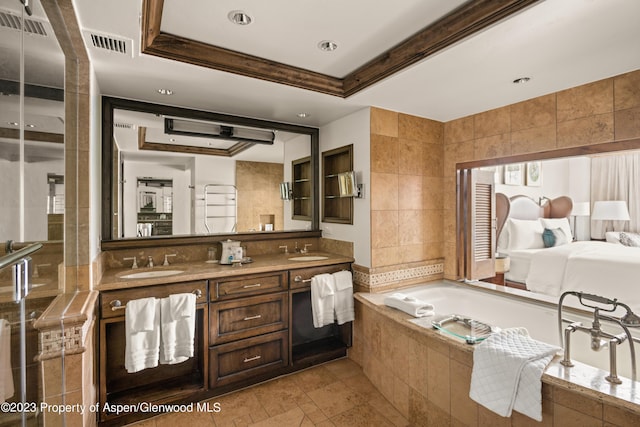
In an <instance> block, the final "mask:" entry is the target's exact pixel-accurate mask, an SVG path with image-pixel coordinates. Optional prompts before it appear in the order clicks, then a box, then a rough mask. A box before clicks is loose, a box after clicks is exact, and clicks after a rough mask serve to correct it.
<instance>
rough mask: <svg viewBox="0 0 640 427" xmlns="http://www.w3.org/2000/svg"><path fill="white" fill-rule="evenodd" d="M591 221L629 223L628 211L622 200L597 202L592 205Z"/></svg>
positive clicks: (625, 203)
mask: <svg viewBox="0 0 640 427" xmlns="http://www.w3.org/2000/svg"><path fill="white" fill-rule="evenodd" d="M591 219H595V220H600V221H606V220H613V221H629V220H630V219H631V218H630V217H629V209H627V202H625V201H624V200H608V201H598V202H595V203H594V205H593V214H592V215H591Z"/></svg>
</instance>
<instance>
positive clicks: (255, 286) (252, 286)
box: [243, 283, 262, 289]
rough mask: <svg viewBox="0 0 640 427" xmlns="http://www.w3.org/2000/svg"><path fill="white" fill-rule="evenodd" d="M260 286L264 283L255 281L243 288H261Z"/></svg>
mask: <svg viewBox="0 0 640 427" xmlns="http://www.w3.org/2000/svg"><path fill="white" fill-rule="evenodd" d="M260 286H262V284H260V283H255V284H253V285H244V286H243V288H245V289H247V288H259V287H260Z"/></svg>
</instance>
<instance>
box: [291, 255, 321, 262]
mask: <svg viewBox="0 0 640 427" xmlns="http://www.w3.org/2000/svg"><path fill="white" fill-rule="evenodd" d="M327 258H329V257H328V256H322V255H301V256H294V257H293V258H289V261H320V260H323V259H327Z"/></svg>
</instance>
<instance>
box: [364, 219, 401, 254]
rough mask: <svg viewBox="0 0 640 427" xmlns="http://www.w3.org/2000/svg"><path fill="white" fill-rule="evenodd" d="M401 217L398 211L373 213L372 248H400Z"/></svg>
mask: <svg viewBox="0 0 640 427" xmlns="http://www.w3.org/2000/svg"><path fill="white" fill-rule="evenodd" d="M398 231H399V215H398V211H396V210H389V211H371V247H372V248H374V249H377V248H389V247H392V246H399V238H398Z"/></svg>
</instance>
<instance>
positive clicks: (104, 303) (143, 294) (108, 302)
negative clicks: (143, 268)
mask: <svg viewBox="0 0 640 427" xmlns="http://www.w3.org/2000/svg"><path fill="white" fill-rule="evenodd" d="M187 292H196V293H198V292H199V295H201V296H200V297H199V298H198V299H197V300H196V303H197V304H200V303H206V302H207V281H206V280H198V281H194V282H184V283H171V284H167V285H156V286H142V287H137V288H132V289H118V290H115V291H105V292H100V314H101V315H102V318H103V319H104V318H108V317H118V316H124V312H125V310H124V308H125V306H126V305H127V303H128V302H129V301H131V300H134V299H138V298H147V297H149V296H154V297H156V298H165V297H168V296H169V295H171V294H181V293H187ZM116 301H120V307H121V308H119V309H115V310H114V309H113V306H112V304H117V303H116Z"/></svg>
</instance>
